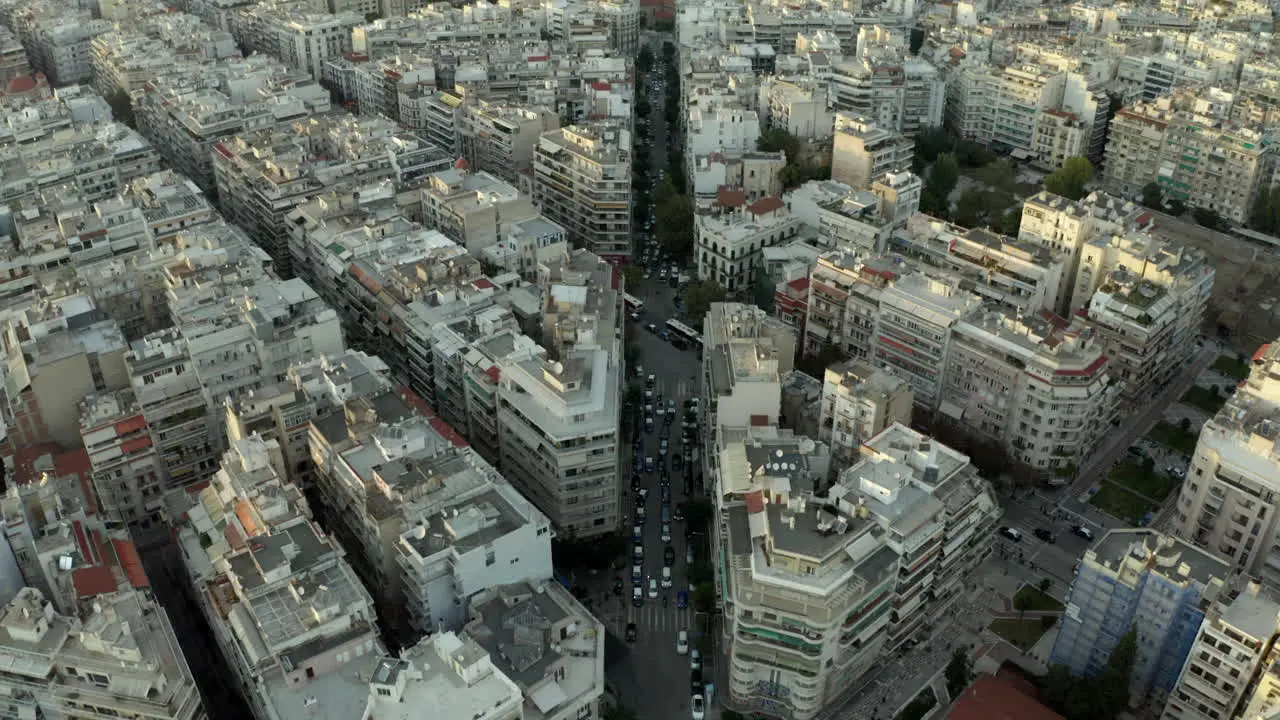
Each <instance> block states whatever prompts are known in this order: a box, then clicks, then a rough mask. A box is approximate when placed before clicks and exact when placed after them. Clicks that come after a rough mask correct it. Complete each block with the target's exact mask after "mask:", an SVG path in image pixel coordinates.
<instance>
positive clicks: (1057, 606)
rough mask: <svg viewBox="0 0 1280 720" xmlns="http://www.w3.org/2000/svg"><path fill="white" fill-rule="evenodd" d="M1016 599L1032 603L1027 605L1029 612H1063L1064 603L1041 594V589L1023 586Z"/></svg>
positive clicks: (1015, 596)
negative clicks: (1024, 599) (1023, 599)
mask: <svg viewBox="0 0 1280 720" xmlns="http://www.w3.org/2000/svg"><path fill="white" fill-rule="evenodd" d="M1013 597H1014V599H1015V600H1016V599H1018V598H1020V597H1025V598H1027V599H1028V600H1029V601H1030V604H1029V605H1027V611H1028V612H1062V611H1063V609H1064V608H1063V606H1062V603H1060V602H1058V601H1057V600H1054V599H1053V598H1051V597H1049V596H1048V595H1045V594H1044V593H1042V592H1040V588H1038V587H1034V586H1031V585H1023V586H1022V587H1021V588H1019V589H1018V594H1017V595H1014V596H1013Z"/></svg>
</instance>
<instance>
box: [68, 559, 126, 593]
mask: <svg viewBox="0 0 1280 720" xmlns="http://www.w3.org/2000/svg"><path fill="white" fill-rule="evenodd" d="M71 584H72V586H74V587H75V590H76V598H88V597H93V596H94V595H105V594H106V593H110V592H115V591H116V575H115V573H114V572H112V571H111V568H109V567H105V566H102V565H96V566H94V567H82V568H76V569H75V570H74V571H73V572H72V573H71Z"/></svg>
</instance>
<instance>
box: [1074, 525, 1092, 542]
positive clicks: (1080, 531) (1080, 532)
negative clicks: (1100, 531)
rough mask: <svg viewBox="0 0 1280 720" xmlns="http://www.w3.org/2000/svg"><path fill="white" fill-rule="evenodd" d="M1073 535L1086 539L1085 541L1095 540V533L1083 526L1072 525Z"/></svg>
mask: <svg viewBox="0 0 1280 720" xmlns="http://www.w3.org/2000/svg"><path fill="white" fill-rule="evenodd" d="M1071 534H1072V535H1075V536H1076V537H1078V538H1084V539H1085V540H1092V539H1093V531H1092V530H1090V529H1089V528H1087V527H1085V526H1083V525H1072V526H1071Z"/></svg>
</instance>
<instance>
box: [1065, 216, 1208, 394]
mask: <svg viewBox="0 0 1280 720" xmlns="http://www.w3.org/2000/svg"><path fill="white" fill-rule="evenodd" d="M1213 280H1214V269H1213V267H1212V265H1211V264H1210V263H1209V259H1208V257H1207V255H1206V254H1205V253H1204V252H1203V251H1201V250H1199V249H1196V248H1192V247H1185V246H1179V245H1175V244H1173V243H1170V242H1167V241H1165V240H1163V239H1161V238H1159V237H1157V236H1155V235H1153V234H1151V233H1146V232H1133V231H1130V232H1127V233H1125V234H1124V235H1111V236H1109V237H1105V236H1104V237H1101V238H1098V239H1096V240H1093V241H1090V242H1089V243H1088V244H1086V245H1085V246H1084V248H1083V249H1082V251H1081V256H1080V268H1079V271H1078V272H1077V274H1076V281H1075V285H1074V288H1073V297H1072V301H1071V307H1072V308H1073V309H1075V308H1084V309H1085V310H1086V312H1087V313H1088V318H1089V322H1090V323H1091V324H1092V325H1093V326H1094V328H1095V329H1096V330H1097V332H1098V334H1099V337H1100V338H1101V339H1102V341H1103V343H1104V344H1105V346H1106V348H1107V355H1108V356H1109V357H1110V359H1111V360H1110V362H1111V371H1110V372H1111V374H1112V376H1113V377H1114V378H1116V379H1117V380H1121V381H1123V382H1124V383H1125V387H1124V399H1125V400H1126V401H1130V400H1134V399H1137V398H1141V397H1143V396H1149V395H1151V394H1152V393H1154V392H1156V390H1157V389H1158V388H1160V387H1163V385H1164V383H1165V382H1166V381H1168V380H1169V379H1170V378H1172V377H1173V376H1174V374H1175V373H1177V372H1178V369H1179V368H1181V367H1182V363H1183V362H1184V361H1185V360H1186V359H1187V358H1189V357H1190V356H1191V354H1192V353H1194V352H1195V350H1196V338H1197V337H1198V336H1199V332H1200V323H1201V321H1202V320H1203V319H1204V313H1205V311H1206V308H1207V307H1208V302H1209V296H1210V294H1211V293H1212V291H1213Z"/></svg>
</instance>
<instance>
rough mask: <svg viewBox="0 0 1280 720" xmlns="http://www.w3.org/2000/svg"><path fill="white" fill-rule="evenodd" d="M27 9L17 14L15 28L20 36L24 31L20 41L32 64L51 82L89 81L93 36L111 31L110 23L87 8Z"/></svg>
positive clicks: (48, 6)
mask: <svg viewBox="0 0 1280 720" xmlns="http://www.w3.org/2000/svg"><path fill="white" fill-rule="evenodd" d="M47 8H48V9H47ZM51 8H57V9H56V10H52V9H51ZM29 12H30V15H28V16H27V17H25V18H24V17H22V16H21V15H20V16H19V17H18V18H16V24H17V26H18V27H17V28H16V29H17V31H18V33H19V37H23V36H24V35H25V37H23V45H25V46H26V47H27V55H28V57H29V58H30V60H31V66H32V67H33V68H35V69H36V70H37V71H39V72H42V73H44V74H45V76H46V77H48V78H49V82H50V83H51V84H53V85H71V84H75V83H84V82H88V81H89V80H90V79H91V78H92V77H93V48H92V47H91V44H92V42H93V38H94V37H96V36H98V35H101V34H102V33H105V32H110V31H111V30H112V29H113V25H112V23H111V22H110V21H108V20H101V19H98V20H95V19H94V18H93V16H92V15H91V14H90V13H89V12H88V11H84V10H72V9H64V8H62V7H59V6H56V5H52V4H50V5H45V6H44V7H37V6H31V7H30V8H29Z"/></svg>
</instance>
